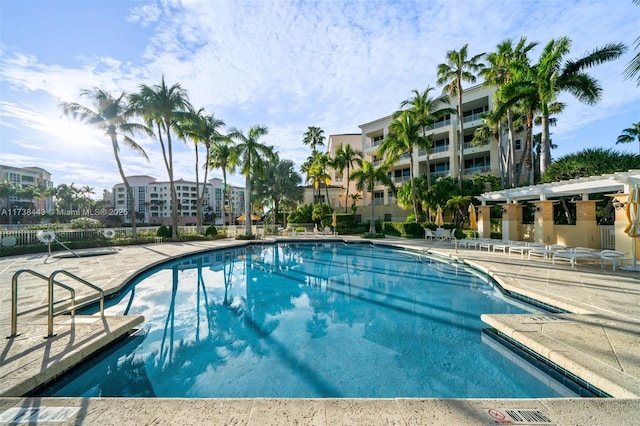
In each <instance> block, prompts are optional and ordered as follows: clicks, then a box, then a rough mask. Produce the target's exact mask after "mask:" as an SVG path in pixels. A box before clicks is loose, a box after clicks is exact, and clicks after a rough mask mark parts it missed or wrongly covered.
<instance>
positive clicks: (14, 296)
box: [7, 269, 104, 339]
mask: <svg viewBox="0 0 640 426" xmlns="http://www.w3.org/2000/svg"><path fill="white" fill-rule="evenodd" d="M22 274H30V275H33V276H35V277H37V278H40V279H42V280H44V281H47V283H48V285H47V287H48V293H49V295H48V301H47V317H48V321H47V335H46V336H45V338H49V337H53V336H55V333H54V332H53V317H54V315H56V314H55V313H54V309H53V307H54V305H55V304H59V303H63V302H67V301H71V315H72V316H73V315H75V311H76V309H80V308H82V307H84V306H87V305H91V304H93V303H95V302H96V301H98V298H89V299H88V300H85V301H83V302H82V303H79V304H76V291H75V289H74V288H73V287H70V286H68V285H65V284H62V283H61V282H58V281H56V280H55V277H56V276H57V275H59V274H62V275H66V276H67V277H69V278H72V279H73V280H75V281H77V282H79V283H80V284H83V285H85V286H87V287H89V288H91V289H93V290H96V291H97V292H98V294H99V301H100V317H101V318H104V291H103V290H102V289H101V288H100V287H98V286H96V285H94V284H91V283H90V282H89V281H87V280H85V279H82V278H80V277H79V276H77V275H75V274H72V273H71V272H69V271H66V270H64V269H59V270H57V271H54V272H52V273H51V275H49V277H46V276H44V275H42V274H40V273H38V272H36V271H34V270H32V269H20V270H18V271H16V273H15V274H13V278H12V279H11V334H10V335H9V336H7V338H8V339H10V338H12V337H16V336H18V335H19V334H20V333H18V315H22V314H26V313H28V312H30V311H33V310H34V309H30V310H27V311H24V312H20V313H18V277H20V275H22ZM54 285H56V286H58V287H61V288H63V289H65V290H68V291H69V292H70V293H71V297H69V298H66V299H61V300H58V301H57V302H56V301H54V297H53V288H54ZM62 312H64V310H63V311H61V312H60V313H62Z"/></svg>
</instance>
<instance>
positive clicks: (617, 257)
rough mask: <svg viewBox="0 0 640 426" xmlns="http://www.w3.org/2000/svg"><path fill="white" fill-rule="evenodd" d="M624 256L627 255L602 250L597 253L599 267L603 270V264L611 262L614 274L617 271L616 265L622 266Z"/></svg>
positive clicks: (620, 252) (621, 252)
mask: <svg viewBox="0 0 640 426" xmlns="http://www.w3.org/2000/svg"><path fill="white" fill-rule="evenodd" d="M626 254H627V253H625V252H623V251H615V250H602V251H601V252H600V253H598V256H600V267H601V268H604V264H605V262H611V264H612V268H613V272H615V271H616V269H618V264H620V265H624V261H625V260H626V259H625V258H624V256H625V255H626Z"/></svg>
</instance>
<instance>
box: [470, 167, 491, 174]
mask: <svg viewBox="0 0 640 426" xmlns="http://www.w3.org/2000/svg"><path fill="white" fill-rule="evenodd" d="M490 171H491V166H478V167H469V168H466V169H464V174H465V175H474V174H477V173H489V172H490Z"/></svg>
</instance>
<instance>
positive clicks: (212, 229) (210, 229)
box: [204, 225, 218, 237]
mask: <svg viewBox="0 0 640 426" xmlns="http://www.w3.org/2000/svg"><path fill="white" fill-rule="evenodd" d="M204 235H209V236H211V237H215V236H216V235H218V229H217V228H216V227H215V226H213V225H209V227H208V228H207V229H206V230H205V231H204Z"/></svg>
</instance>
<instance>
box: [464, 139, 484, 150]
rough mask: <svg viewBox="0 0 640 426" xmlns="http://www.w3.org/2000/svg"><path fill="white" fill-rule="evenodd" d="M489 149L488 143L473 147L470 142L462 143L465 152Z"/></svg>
mask: <svg viewBox="0 0 640 426" xmlns="http://www.w3.org/2000/svg"><path fill="white" fill-rule="evenodd" d="M489 148H490V147H489V141H487V143H486V144H484V145H474V144H473V143H471V142H465V143H464V149H465V150H467V149H489Z"/></svg>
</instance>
